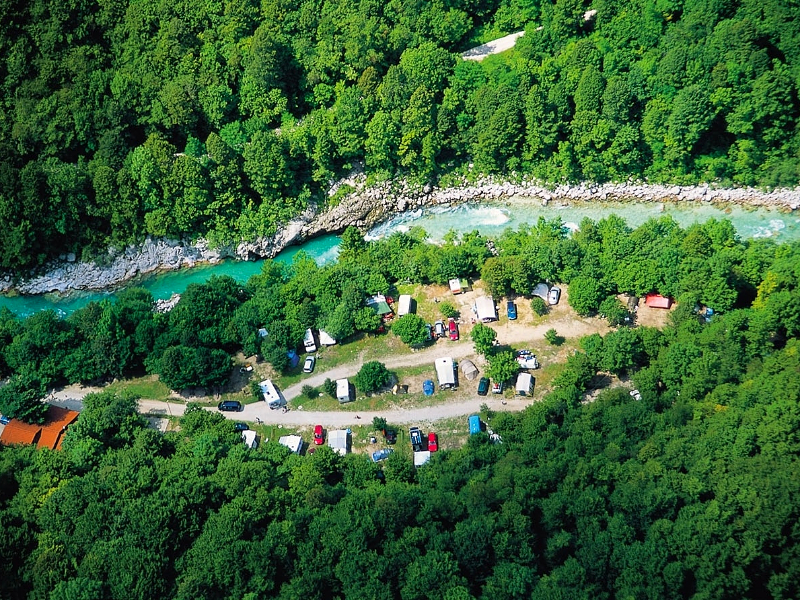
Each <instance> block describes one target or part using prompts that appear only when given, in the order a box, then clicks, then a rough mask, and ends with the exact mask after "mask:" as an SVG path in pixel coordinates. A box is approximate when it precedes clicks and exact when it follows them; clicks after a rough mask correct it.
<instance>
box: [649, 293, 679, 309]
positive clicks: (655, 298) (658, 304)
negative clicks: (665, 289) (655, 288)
mask: <svg viewBox="0 0 800 600" xmlns="http://www.w3.org/2000/svg"><path fill="white" fill-rule="evenodd" d="M644 303H645V305H647V306H649V307H650V308H669V307H670V306H672V298H668V297H667V296H662V295H661V294H647V296H645V297H644Z"/></svg>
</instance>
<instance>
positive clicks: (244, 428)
mask: <svg viewBox="0 0 800 600" xmlns="http://www.w3.org/2000/svg"><path fill="white" fill-rule="evenodd" d="M249 429H250V428H249V427H248V426H247V423H234V424H233V430H234V431H238V432H242V431H247V430H249Z"/></svg>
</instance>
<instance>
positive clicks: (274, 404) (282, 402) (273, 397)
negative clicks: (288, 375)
mask: <svg viewBox="0 0 800 600" xmlns="http://www.w3.org/2000/svg"><path fill="white" fill-rule="evenodd" d="M258 387H259V389H260V390H261V395H262V396H263V397H264V402H266V403H267V406H269V407H270V408H271V409H272V410H275V409H276V408H283V407H284V406H286V398H284V397H283V394H281V392H280V390H279V389H278V388H277V387H275V384H274V383H272V380H271V379H265V380H264V381H262V382H261V383H259V384H258Z"/></svg>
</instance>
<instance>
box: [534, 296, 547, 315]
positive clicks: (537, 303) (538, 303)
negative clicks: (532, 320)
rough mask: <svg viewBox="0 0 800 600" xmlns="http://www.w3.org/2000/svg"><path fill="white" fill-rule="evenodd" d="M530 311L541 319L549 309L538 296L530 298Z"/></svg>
mask: <svg viewBox="0 0 800 600" xmlns="http://www.w3.org/2000/svg"><path fill="white" fill-rule="evenodd" d="M531 310H532V311H533V312H534V314H537V315H539V316H540V317H541V316H544V315H546V314H547V313H548V311H549V310H550V309H549V308H548V306H547V302H545V301H544V300H542V299H541V298H539V296H534V297H533V298H531Z"/></svg>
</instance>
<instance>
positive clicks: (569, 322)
mask: <svg viewBox="0 0 800 600" xmlns="http://www.w3.org/2000/svg"><path fill="white" fill-rule="evenodd" d="M491 326H492V327H493V328H494V329H495V330H496V331H497V341H498V342H499V343H500V344H508V345H511V346H513V347H520V346H521V345H525V344H531V345H533V346H534V347H535V346H536V345H537V344H541V343H542V339H543V337H544V334H545V332H546V331H547V330H548V329H555V330H556V331H557V332H558V334H559V335H561V336H563V337H565V338H568V339H570V338H579V337H582V336H586V335H590V334H592V333H600V334H601V335H604V334H605V333H607V332H608V331H609V328H608V326H607V325H606V323H605V321H602V320H600V319H597V318H580V317H577V316H576V315H575V313H574V312H573V311H572V310H571V309H569V308H568V306H567V305H566V302H563V301H562V303H561V304H560V305H559V306H558V307H553V311H552V313H551V315H550V317H549V318H548V319H547V320H546V321H545V322H544V323H543V324H541V325H536V326H532V325H524V324H521V323H519V322H513V321H509V322H505V323H503V324H498V323H494V324H492V325H491ZM442 356H450V357H452V358H454V359H463V358H467V357H470V358H474V356H475V351H474V347H473V344H472V341H471V340H469V338H468V336H467V335H464V337H462V339H461V340H459V341H457V342H452V341H450V340H439V341H438V342H436V344H434V345H433V346H431V347H430V348H425V349H423V350H420V351H418V352H413V353H411V354H403V355H399V356H391V357H389V358H387V359H385V360H384V361H383V362H384V364H385V365H386V367H387V368H389V369H398V368H402V367H410V366H414V365H419V364H426V363H428V364H431V365H433V361H434V359H436V358H438V357H442ZM363 362H364V359H363V355H360V356H359V357H358V358H357V359H356V360H355V361H353V362H350V363H347V364H344V365H339V366H337V367H334V368H332V369H328V370H322V369H320V370H318V371H316V372H315V373H313V374H312V375H310V376H308V377H306V378H305V379H303V381H301V382H300V383H297V384H295V385H292V386H289V387H287V388H286V389H285V390H283V394H284V396H285V397H286V399H287V400H293V399H295V398H297V397H299V396H300V394H301V391H302V387H303V386H304V385H311V386H314V387H319V386H321V385H322V383H323V382H324V381H325V379H333V380H335V379H341V378H344V377H353V376H355V374H356V373H357V372H358V370H359V369H360V368H361V365H362V364H363ZM323 369H324V366H323ZM431 372H433V368H432V367H431ZM469 385H474V383H473V382H471V383H470V384H469ZM101 389H102V388H90V387H80V386H69V387H67V388H64V389H62V390H59V391H58V392H55V393H54V394H53V395H52V396H51V398H50V399H49V400H48V401H49V402H51V403H53V404H56V405H59V406H65V407H69V408H73V409H77V410H80V408H81V407H82V402H81V400H82V399H83V397H84V396H86V395H87V394H89V393H92V392H98V391H101ZM504 402H505V403H504ZM483 403H487V404H489V406H490V407H491V408H492V409H493V410H498V411H500V410H512V411H515V410H522V409H523V408H524V407H525V406H527V405H528V404H529V403H530V399H525V400H517V399H514V400H502V399H501V398H499V397H496V396H495V397H491V396H488V397H480V396H478V395H477V393H475V394H474V397H473V398H470V399H467V400H459V401H455V402H445V403H443V404H439V405H436V406H422V407H413V408H404V409H392V410H385V411H380V412H359V413H354V412H351V411H336V410H334V411H324V412H323V411H314V412H311V411H303V410H299V409H296V408H295V409H292V410H290V411H288V412H286V413H284V412H282V411H280V410H270V409H269V407H268V406H267V405H266V403H264V402H255V403H253V404H248V405H246V406H245V407H244V410H243V411H242V412H238V413H229V412H226V413H222V414H223V415H224V416H225V417H226V418H229V419H233V420H236V421H250V422H258V421H261V422H262V423H265V424H272V425H282V426H286V427H296V426H307V425H314V424H317V423H321V424H323V425H325V426H326V427H347V426H354V425H359V424H365V423H370V422H371V421H372V418H373V417H375V416H380V417H384V418H386V419H387V420H388V421H389V422H392V423H397V424H407V423H415V422H433V421H437V420H439V419H444V418H449V417H458V416H465V415H469V414H472V413H475V412H478V411H479V409H480V405H481V404H483ZM139 407H140V411H141V412H142V413H143V414H151V415H164V416H180V415H182V414H183V412H184V410H185V408H186V407H185V405H184V404H179V403H173V402H170V403H166V402H161V401H158V400H150V399H146V398H144V399H142V400H140V401H139ZM208 410H214V411H216V408H215V407H208Z"/></svg>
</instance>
